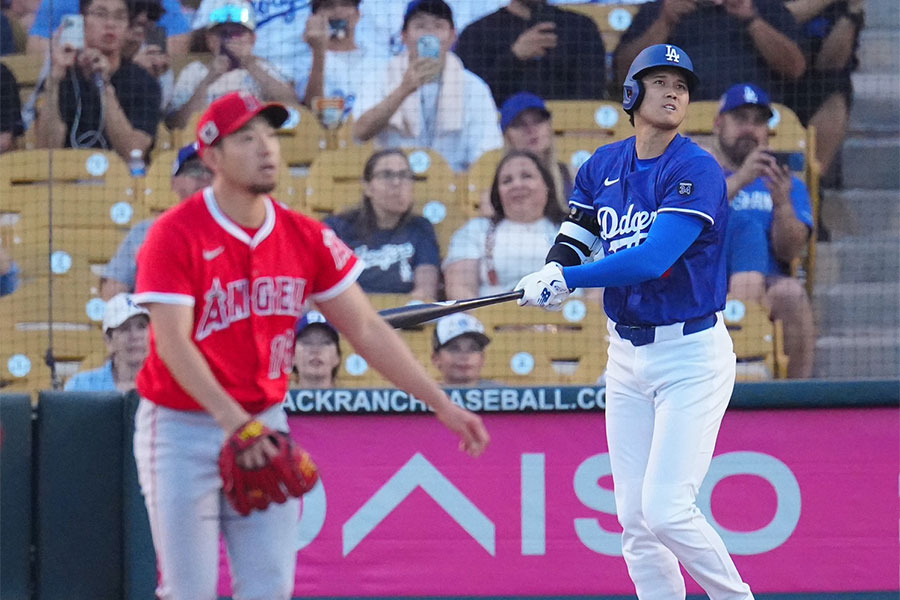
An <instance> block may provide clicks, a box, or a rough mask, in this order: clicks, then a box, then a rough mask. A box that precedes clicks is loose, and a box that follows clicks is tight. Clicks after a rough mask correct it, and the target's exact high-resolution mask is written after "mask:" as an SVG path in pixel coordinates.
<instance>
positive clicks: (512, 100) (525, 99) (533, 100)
mask: <svg viewBox="0 0 900 600" xmlns="http://www.w3.org/2000/svg"><path fill="white" fill-rule="evenodd" d="M529 108H534V109H536V110H539V111H541V112H542V113H543V114H544V116H545V117H546V118H548V119H549V118H550V111H549V110H547V105H546V104H545V103H544V99H543V98H541V97H540V96H538V95H537V94H532V93H531V92H519V93H518V94H514V95H512V96H510V97H509V98H507V99H506V102H504V103H503V106H501V107H500V130H501V131H503V132H506V128H507V127H509V126H510V125H512V122H513V121H515V120H516V117H518V116H519V115H520V114H522V112H523V111H526V110H528V109H529Z"/></svg>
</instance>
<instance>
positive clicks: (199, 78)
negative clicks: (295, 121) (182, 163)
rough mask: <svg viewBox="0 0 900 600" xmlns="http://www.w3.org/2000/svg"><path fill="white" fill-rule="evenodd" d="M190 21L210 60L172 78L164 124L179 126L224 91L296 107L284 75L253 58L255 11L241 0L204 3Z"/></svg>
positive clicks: (292, 93) (193, 64) (259, 59)
mask: <svg viewBox="0 0 900 600" xmlns="http://www.w3.org/2000/svg"><path fill="white" fill-rule="evenodd" d="M203 7H204V8H203V11H202V12H198V13H197V16H196V17H195V19H194V28H195V29H198V30H199V29H203V30H204V33H205V39H206V46H207V47H208V48H209V50H210V52H211V53H212V55H213V58H212V60H211V61H209V63H208V64H204V63H202V62H200V61H194V62H192V63H190V64H188V65H186V66H185V67H184V69H182V70H181V73H179V74H178V79H177V80H176V82H175V90H174V92H173V93H172V102H171V104H170V105H169V107H168V110H167V113H168V114H167V115H166V125H168V126H169V127H171V128H173V129H174V128H181V127H185V126H186V125H187V124H188V122H189V121H190V119H191V116H192V115H194V114H196V113H199V112H201V111H203V110H205V109H206V107H207V106H209V105H210V104H211V103H212V102H213V100H216V99H217V98H221V97H222V96H224V95H225V94H228V93H229V92H241V91H243V92H250V93H251V94H253V95H255V96H258V97H260V98H262V99H263V100H266V101H276V102H285V103H296V101H297V100H296V97H295V96H294V90H293V87H292V86H291V84H290V83H289V82H288V80H287V79H286V78H285V76H284V75H283V74H282V73H280V72H279V71H278V70H277V69H276V68H275V66H274V65H272V64H271V63H269V62H268V61H267V60H265V59H264V58H260V57H258V56H256V55H254V54H253V46H254V44H255V43H256V12H255V11H254V9H253V5H252V4H251V3H250V2H248V1H247V0H216V1H214V2H208V3H204V5H203Z"/></svg>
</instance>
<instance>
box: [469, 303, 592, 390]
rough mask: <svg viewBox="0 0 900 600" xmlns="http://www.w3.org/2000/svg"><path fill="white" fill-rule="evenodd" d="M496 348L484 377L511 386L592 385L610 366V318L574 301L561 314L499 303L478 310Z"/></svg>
mask: <svg viewBox="0 0 900 600" xmlns="http://www.w3.org/2000/svg"><path fill="white" fill-rule="evenodd" d="M474 314H475V316H477V317H478V319H480V320H481V321H482V323H484V326H485V330H486V333H487V335H488V336H489V337H490V338H491V344H490V345H489V346H488V347H487V350H486V361H485V368H484V371H483V377H484V378H485V379H493V380H497V381H503V382H505V383H508V384H512V385H542V384H544V385H554V384H563V385H568V384H593V383H596V381H597V379H598V378H599V377H600V375H602V374H603V371H604V369H605V367H606V347H607V345H608V336H607V332H606V315H605V314H604V312H603V309H602V307H601V306H600V305H599V304H596V303H594V302H591V301H588V300H584V299H582V298H572V299H570V300H568V301H567V303H566V307H565V308H564V310H563V311H560V312H550V311H544V310H533V309H524V310H523V309H517V307H514V306H509V305H504V304H499V305H495V306H488V307H485V308H483V309H479V310H478V311H476V312H475V313H474Z"/></svg>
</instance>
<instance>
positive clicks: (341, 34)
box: [328, 19, 348, 40]
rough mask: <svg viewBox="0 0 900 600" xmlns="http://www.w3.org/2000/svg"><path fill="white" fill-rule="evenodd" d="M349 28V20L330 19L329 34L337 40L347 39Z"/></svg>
mask: <svg viewBox="0 0 900 600" xmlns="http://www.w3.org/2000/svg"><path fill="white" fill-rule="evenodd" d="M347 27H348V25H347V19H328V31H329V34H330V35H331V37H332V38H334V39H336V40H342V39H344V38H345V37H347Z"/></svg>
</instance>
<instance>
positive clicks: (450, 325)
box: [431, 313, 497, 387]
mask: <svg viewBox="0 0 900 600" xmlns="http://www.w3.org/2000/svg"><path fill="white" fill-rule="evenodd" d="M433 343H434V352H433V353H432V355H431V362H432V363H433V364H434V366H435V367H436V368H437V370H438V371H440V373H441V378H440V382H441V383H443V384H444V385H447V386H451V387H478V386H487V387H494V386H496V385H497V382H495V381H490V380H486V379H482V378H481V370H482V369H484V360H485V354H484V349H485V348H486V347H487V345H488V344H490V343H491V338H489V337H488V336H487V335H485V333H484V325H483V324H482V323H481V321H479V320H478V319H476V318H475V317H473V316H472V315H469V314H466V313H457V314H455V315H447V316H446V317H441V318H440V319H438V321H437V323H435V327H434V342H433Z"/></svg>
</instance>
